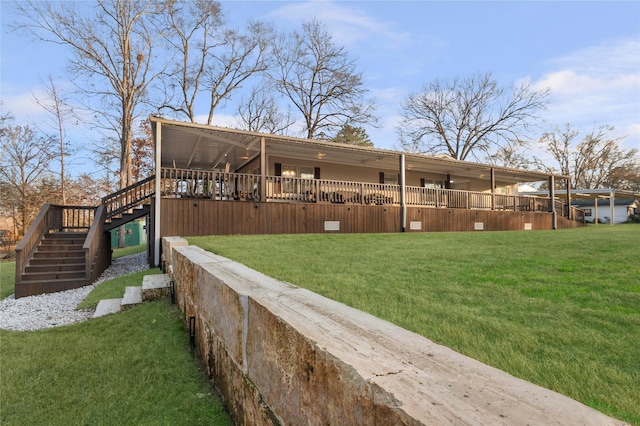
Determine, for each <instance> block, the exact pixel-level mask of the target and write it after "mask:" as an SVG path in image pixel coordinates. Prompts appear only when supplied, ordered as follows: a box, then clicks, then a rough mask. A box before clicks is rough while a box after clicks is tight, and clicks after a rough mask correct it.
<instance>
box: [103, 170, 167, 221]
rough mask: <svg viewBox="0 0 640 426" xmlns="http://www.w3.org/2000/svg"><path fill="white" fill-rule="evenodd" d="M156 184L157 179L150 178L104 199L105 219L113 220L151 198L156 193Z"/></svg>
mask: <svg viewBox="0 0 640 426" xmlns="http://www.w3.org/2000/svg"><path fill="white" fill-rule="evenodd" d="M154 182H155V178H154V177H153V176H150V177H148V178H146V179H143V180H141V181H140V182H137V183H134V184H133V185H130V186H128V187H126V188H123V189H121V190H119V191H116V192H114V193H113V194H109V195H107V196H106V197H104V198H103V199H102V205H103V206H105V208H106V211H105V217H106V218H107V219H111V218H113V217H114V216H117V215H119V214H121V213H124V212H126V211H127V210H130V209H132V208H134V207H136V206H138V205H140V203H141V202H142V201H144V200H146V199H147V198H151V197H152V196H153V194H154V191H155V187H154Z"/></svg>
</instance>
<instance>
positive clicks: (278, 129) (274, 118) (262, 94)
mask: <svg viewBox="0 0 640 426" xmlns="http://www.w3.org/2000/svg"><path fill="white" fill-rule="evenodd" d="M269 93H270V92H269V89H266V88H259V87H258V88H253V89H252V90H251V94H250V95H249V97H248V99H241V100H240V102H239V104H238V109H237V116H238V117H239V118H238V127H240V128H242V129H246V130H249V131H252V132H266V133H271V134H274V135H278V134H285V132H286V131H287V129H289V128H290V127H291V126H292V125H293V123H294V120H293V118H292V115H291V110H290V109H289V110H287V111H286V112H284V111H282V110H281V109H280V108H278V106H277V105H276V101H275V99H274V97H273V96H270V95H269Z"/></svg>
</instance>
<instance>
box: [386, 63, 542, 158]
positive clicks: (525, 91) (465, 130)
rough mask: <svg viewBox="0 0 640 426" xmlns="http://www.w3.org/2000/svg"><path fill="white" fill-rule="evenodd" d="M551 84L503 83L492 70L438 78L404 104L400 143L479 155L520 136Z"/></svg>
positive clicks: (430, 151) (410, 147)
mask: <svg viewBox="0 0 640 426" xmlns="http://www.w3.org/2000/svg"><path fill="white" fill-rule="evenodd" d="M547 96H548V91H547V90H535V89H534V88H533V87H532V86H531V85H530V84H527V83H522V84H520V85H515V86H513V87H501V86H499V85H498V83H497V82H496V81H495V80H494V79H493V77H492V75H491V74H490V73H485V74H476V75H472V76H469V77H466V78H456V79H454V80H452V81H441V80H435V81H433V82H432V83H429V84H427V85H426V86H425V87H424V88H423V89H422V91H420V92H416V93H413V94H411V95H410V96H409V97H408V98H407V100H406V101H405V102H404V103H403V105H402V110H403V119H402V121H401V123H400V125H399V127H398V134H399V137H400V143H401V145H402V147H403V148H404V149H406V150H407V151H410V152H417V153H427V154H448V155H450V156H451V157H453V158H455V159H457V160H468V159H471V158H476V159H478V158H479V157H485V156H487V155H489V153H490V151H491V150H492V149H495V148H499V147H501V146H503V145H505V144H506V143H509V142H513V141H519V140H521V139H522V138H523V134H524V132H526V131H527V129H528V128H529V127H530V126H531V125H532V124H533V122H534V121H535V120H537V119H538V116H537V113H538V112H539V111H540V110H541V109H543V108H544V107H545V103H546V98H547Z"/></svg>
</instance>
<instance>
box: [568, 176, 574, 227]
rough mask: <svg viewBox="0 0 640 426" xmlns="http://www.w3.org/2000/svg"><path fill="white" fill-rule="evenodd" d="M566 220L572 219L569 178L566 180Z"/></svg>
mask: <svg viewBox="0 0 640 426" xmlns="http://www.w3.org/2000/svg"><path fill="white" fill-rule="evenodd" d="M567 218H569V219H574V218H573V217H572V215H571V178H567Z"/></svg>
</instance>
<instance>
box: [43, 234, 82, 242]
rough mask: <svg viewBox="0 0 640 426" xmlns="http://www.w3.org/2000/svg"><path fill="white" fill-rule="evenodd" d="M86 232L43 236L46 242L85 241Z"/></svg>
mask: <svg viewBox="0 0 640 426" xmlns="http://www.w3.org/2000/svg"><path fill="white" fill-rule="evenodd" d="M88 234H89V233H88V232H50V233H48V234H47V235H45V236H44V239H46V240H76V239H77V240H85V239H86V238H87V235H88Z"/></svg>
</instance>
